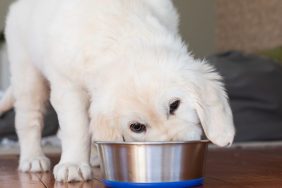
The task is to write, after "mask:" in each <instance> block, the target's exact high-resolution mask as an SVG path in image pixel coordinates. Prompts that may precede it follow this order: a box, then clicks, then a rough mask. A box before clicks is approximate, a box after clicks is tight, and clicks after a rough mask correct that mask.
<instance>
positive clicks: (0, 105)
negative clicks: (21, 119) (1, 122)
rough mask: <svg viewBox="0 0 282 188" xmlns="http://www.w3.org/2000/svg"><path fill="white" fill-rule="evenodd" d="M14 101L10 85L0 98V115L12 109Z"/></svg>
mask: <svg viewBox="0 0 282 188" xmlns="http://www.w3.org/2000/svg"><path fill="white" fill-rule="evenodd" d="M14 103H15V98H14V96H13V92H12V87H11V86H10V87H9V88H8V89H7V90H6V92H5V93H4V95H3V96H2V98H1V100H0V115H2V114H4V113H5V112H7V111H8V110H10V109H12V108H13V106H14Z"/></svg>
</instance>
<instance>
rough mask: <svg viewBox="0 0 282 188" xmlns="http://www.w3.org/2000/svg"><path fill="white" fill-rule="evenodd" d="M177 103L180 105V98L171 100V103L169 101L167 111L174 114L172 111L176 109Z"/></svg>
mask: <svg viewBox="0 0 282 188" xmlns="http://www.w3.org/2000/svg"><path fill="white" fill-rule="evenodd" d="M179 105H180V100H179V99H177V100H175V101H173V102H172V103H170V105H169V113H170V114H171V115H174V112H175V111H176V110H177V109H178V107H179Z"/></svg>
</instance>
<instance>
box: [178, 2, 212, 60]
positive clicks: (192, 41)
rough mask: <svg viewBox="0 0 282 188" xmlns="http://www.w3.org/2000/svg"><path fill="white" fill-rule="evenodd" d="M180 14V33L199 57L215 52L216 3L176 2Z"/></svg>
mask: <svg viewBox="0 0 282 188" xmlns="http://www.w3.org/2000/svg"><path fill="white" fill-rule="evenodd" d="M174 4H175V6H176V8H177V9H178V11H179V14H180V32H181V35H182V36H183V39H184V40H185V41H186V42H187V43H188V45H189V50H190V51H192V52H193V54H195V55H196V56H197V57H205V56H208V55H211V54H212V53H214V52H215V50H216V49H215V1H214V0H174Z"/></svg>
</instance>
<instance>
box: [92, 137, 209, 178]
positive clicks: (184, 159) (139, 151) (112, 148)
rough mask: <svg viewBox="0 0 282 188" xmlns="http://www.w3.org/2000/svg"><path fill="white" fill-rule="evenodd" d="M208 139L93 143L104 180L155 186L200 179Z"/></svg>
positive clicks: (202, 174)
mask: <svg viewBox="0 0 282 188" xmlns="http://www.w3.org/2000/svg"><path fill="white" fill-rule="evenodd" d="M208 143H209V141H208V140H201V141H189V142H96V145H97V148H98V152H99V155H100V159H101V169H102V172H103V176H104V179H105V180H108V181H116V182H134V183H156V182H178V181H186V180H193V179H201V178H202V177H203V176H204V167H205V156H206V151H207V145H208Z"/></svg>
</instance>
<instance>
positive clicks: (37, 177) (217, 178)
mask: <svg viewBox="0 0 282 188" xmlns="http://www.w3.org/2000/svg"><path fill="white" fill-rule="evenodd" d="M49 157H50V158H51V161H52V164H56V163H58V161H59V156H58V155H56V156H53V155H52V156H49ZM17 165H18V156H16V155H12V156H0V188H44V187H48V188H53V187H55V188H76V187H78V188H105V187H104V186H103V184H102V183H101V182H99V181H98V180H93V181H89V182H85V183H82V182H80V183H56V182H55V180H54V177H53V175H52V173H51V172H49V173H20V172H18V171H17ZM93 173H94V174H95V176H96V178H97V179H100V178H101V176H100V169H97V168H96V169H95V168H93ZM198 188H282V147H276V148H269V149H267V148H261V149H240V148H235V149H228V150H226V149H216V150H214V149H213V150H210V151H209V152H208V158H207V164H206V175H205V185H204V186H201V187H198Z"/></svg>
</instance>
